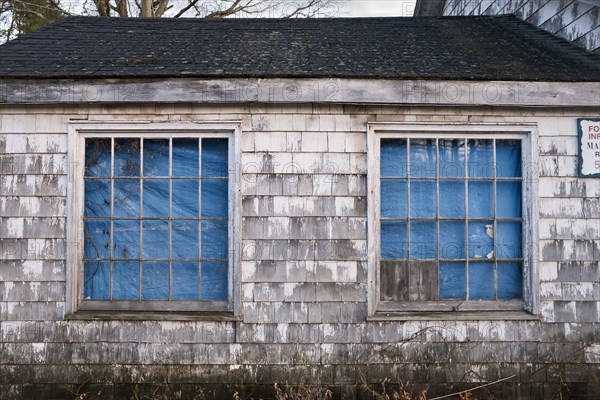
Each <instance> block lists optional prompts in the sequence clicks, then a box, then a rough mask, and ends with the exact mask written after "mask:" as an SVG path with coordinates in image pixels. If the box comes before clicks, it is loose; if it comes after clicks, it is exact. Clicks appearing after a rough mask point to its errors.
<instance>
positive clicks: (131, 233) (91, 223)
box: [83, 136, 230, 302]
mask: <svg viewBox="0 0 600 400" xmlns="http://www.w3.org/2000/svg"><path fill="white" fill-rule="evenodd" d="M228 164H229V140H228V138H223V137H210V138H208V137H177V136H170V137H163V138H160V137H159V138H157V137H154V136H153V137H151V138H150V137H99V138H95V137H89V138H86V139H85V170H84V186H85V189H84V257H83V264H84V272H83V279H84V285H83V292H84V300H89V301H96V300H97V301H106V300H110V301H132V300H135V301H139V300H157V301H168V302H173V301H198V300H202V301H227V300H229V298H228V292H229V290H228V287H229V284H228V282H229V280H230V276H229V267H228V230H229V215H228V206H229V201H228V190H229V189H228V188H229V182H228V169H229V167H228ZM161 244H162V246H161Z"/></svg>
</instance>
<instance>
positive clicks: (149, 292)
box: [142, 261, 169, 300]
mask: <svg viewBox="0 0 600 400" xmlns="http://www.w3.org/2000/svg"><path fill="white" fill-rule="evenodd" d="M168 299H169V262H168V261H158V262H156V261H147V262H144V263H143V264H142V300H168Z"/></svg>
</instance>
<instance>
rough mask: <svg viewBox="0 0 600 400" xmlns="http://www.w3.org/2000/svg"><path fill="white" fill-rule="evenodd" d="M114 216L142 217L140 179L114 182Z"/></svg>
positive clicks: (116, 180)
mask: <svg viewBox="0 0 600 400" xmlns="http://www.w3.org/2000/svg"><path fill="white" fill-rule="evenodd" d="M114 196H115V198H114V206H113V207H114V208H113V211H114V216H115V217H116V218H119V217H134V218H139V216H140V181H139V180H138V179H115V181H114Z"/></svg>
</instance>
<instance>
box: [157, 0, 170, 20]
mask: <svg viewBox="0 0 600 400" xmlns="http://www.w3.org/2000/svg"><path fill="white" fill-rule="evenodd" d="M168 6H169V0H160V1H159V2H158V7H156V9H155V11H154V16H155V17H162V16H163V14H164V13H165V11H167V9H168V8H169V7H168Z"/></svg>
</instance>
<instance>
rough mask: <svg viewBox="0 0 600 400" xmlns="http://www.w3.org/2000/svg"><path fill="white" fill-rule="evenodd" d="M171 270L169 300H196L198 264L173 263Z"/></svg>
mask: <svg viewBox="0 0 600 400" xmlns="http://www.w3.org/2000/svg"><path fill="white" fill-rule="evenodd" d="M172 269H173V272H172V277H173V283H172V286H171V298H172V299H173V300H198V262H185V261H177V262H173V263H172Z"/></svg>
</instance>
